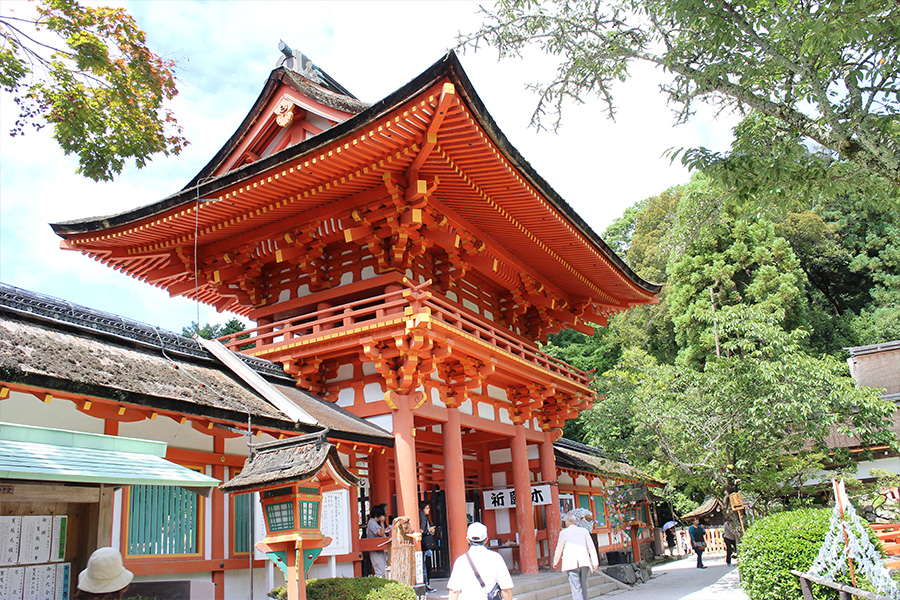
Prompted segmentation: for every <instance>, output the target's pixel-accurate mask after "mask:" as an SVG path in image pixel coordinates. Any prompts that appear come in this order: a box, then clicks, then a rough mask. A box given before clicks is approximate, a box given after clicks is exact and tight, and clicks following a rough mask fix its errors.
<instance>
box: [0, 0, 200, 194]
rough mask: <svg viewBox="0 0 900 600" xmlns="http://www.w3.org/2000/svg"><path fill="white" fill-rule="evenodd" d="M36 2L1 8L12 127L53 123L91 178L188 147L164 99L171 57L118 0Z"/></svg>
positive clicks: (2, 78) (0, 73)
mask: <svg viewBox="0 0 900 600" xmlns="http://www.w3.org/2000/svg"><path fill="white" fill-rule="evenodd" d="M34 8H35V9H36V11H37V16H36V17H34V18H23V17H19V16H16V15H14V14H13V13H12V11H11V10H8V11H7V14H3V15H2V16H0V86H2V87H3V90H4V92H6V93H9V94H11V95H12V97H13V99H14V100H15V102H16V104H18V106H19V113H20V114H19V118H18V120H17V121H16V124H15V127H14V128H13V130H12V131H11V134H12V135H14V136H15V135H20V134H23V133H24V132H25V130H26V128H27V127H28V126H34V127H35V128H38V129H40V128H41V127H43V126H44V125H45V124H50V125H51V126H52V127H53V137H54V139H55V140H56V141H57V143H58V144H59V145H60V147H61V148H62V149H63V151H65V153H66V154H77V155H78V169H77V172H78V173H80V174H82V175H84V176H85V177H88V178H90V179H93V180H95V181H108V180H111V179H112V178H113V177H114V176H116V175H118V174H119V173H121V172H122V168H123V167H124V166H125V163H126V161H127V160H129V159H133V160H134V162H135V164H136V165H137V166H138V168H141V167H143V166H145V165H146V164H147V161H148V160H149V159H150V157H151V156H152V155H153V154H156V153H158V152H162V153H163V154H166V155H169V154H178V153H179V152H180V151H181V150H182V149H183V148H184V147H185V145H186V144H187V141H186V140H185V139H184V138H183V137H182V136H181V132H182V130H181V127H180V126H178V124H177V123H176V121H175V117H174V116H173V114H172V111H171V110H169V109H168V108H165V107H164V104H165V102H166V101H167V100H171V99H172V98H174V97H175V95H176V94H177V93H178V91H177V89H176V87H175V77H174V75H173V73H172V68H173V66H174V63H173V62H171V61H167V60H164V59H162V58H160V57H159V56H157V55H156V54H154V53H153V52H151V51H150V50H149V49H148V47H147V45H146V36H145V34H144V32H143V31H141V29H140V28H138V26H137V23H135V21H134V19H132V17H131V16H130V15H129V14H128V13H127V12H126V11H125V10H124V9H121V8H116V9H114V8H107V7H98V8H89V7H84V6H82V5H81V4H79V3H78V2H76V1H75V0H36V2H35V7H34ZM60 42H61V44H60Z"/></svg>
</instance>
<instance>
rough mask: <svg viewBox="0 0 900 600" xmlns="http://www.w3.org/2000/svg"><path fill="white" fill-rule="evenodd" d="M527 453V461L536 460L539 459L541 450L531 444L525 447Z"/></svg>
mask: <svg viewBox="0 0 900 600" xmlns="http://www.w3.org/2000/svg"><path fill="white" fill-rule="evenodd" d="M525 450H526V451H527V452H528V460H536V459H539V458H540V457H541V449H540V446H538V445H537V444H531V445H529V446H526V447H525Z"/></svg>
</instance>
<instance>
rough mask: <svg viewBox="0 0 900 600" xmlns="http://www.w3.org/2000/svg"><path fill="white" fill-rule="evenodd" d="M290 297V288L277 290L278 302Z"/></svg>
mask: <svg viewBox="0 0 900 600" xmlns="http://www.w3.org/2000/svg"><path fill="white" fill-rule="evenodd" d="M290 299H291V290H289V289H284V290H281V291H280V292H278V301H279V302H284V301H285V300H290Z"/></svg>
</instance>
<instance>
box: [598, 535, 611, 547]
mask: <svg viewBox="0 0 900 600" xmlns="http://www.w3.org/2000/svg"><path fill="white" fill-rule="evenodd" d="M611 543H612V542H611V541H610V539H609V534H608V533H598V534H597V545H598V546H609V545H610V544H611Z"/></svg>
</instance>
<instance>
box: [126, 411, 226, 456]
mask: <svg viewBox="0 0 900 600" xmlns="http://www.w3.org/2000/svg"><path fill="white" fill-rule="evenodd" d="M119 435H120V436H124V437H133V438H139V439H142V440H159V441H161V442H166V443H167V444H168V445H169V446H170V447H172V448H183V449H185V450H198V451H200V452H212V451H213V437H212V436H211V435H206V434H205V433H200V432H199V431H197V430H196V429H194V428H193V427H191V424H190V422H189V421H188V422H185V423H184V425H181V424H180V423H177V422H175V421H173V420H172V419H170V418H169V417H164V416H162V415H160V416H158V417H156V418H155V419H154V420H152V421H150V420H148V419H144V420H143V421H137V422H135V423H120V424H119Z"/></svg>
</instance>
